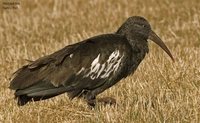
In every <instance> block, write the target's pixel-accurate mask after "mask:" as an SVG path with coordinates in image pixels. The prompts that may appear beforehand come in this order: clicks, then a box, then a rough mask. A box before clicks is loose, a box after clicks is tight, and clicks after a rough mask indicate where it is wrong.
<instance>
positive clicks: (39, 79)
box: [10, 16, 173, 106]
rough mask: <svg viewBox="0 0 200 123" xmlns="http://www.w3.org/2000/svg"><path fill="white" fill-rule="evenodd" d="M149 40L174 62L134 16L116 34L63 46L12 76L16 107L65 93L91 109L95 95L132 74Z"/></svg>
mask: <svg viewBox="0 0 200 123" xmlns="http://www.w3.org/2000/svg"><path fill="white" fill-rule="evenodd" d="M148 38H149V39H151V40H153V41H154V42H155V43H157V44H158V45H159V46H161V48H163V49H164V50H165V51H166V53H167V54H168V55H169V56H170V57H171V58H172V59H173V57H172V55H171V53H170V51H169V50H168V48H167V47H166V46H165V45H164V43H163V42H162V41H161V40H160V38H159V37H158V36H157V35H156V34H155V33H154V32H153V31H152V30H151V27H150V25H149V23H148V22H147V21H146V20H145V19H144V18H142V17H139V16H133V17H130V18H128V19H127V20H126V22H125V23H124V24H123V25H122V26H121V27H120V28H119V29H118V31H117V32H116V33H113V34H103V35H99V36H95V37H92V38H89V39H86V40H84V41H82V42H79V43H76V44H73V45H69V46H66V47H64V48H63V49H61V50H59V51H57V52H55V53H53V54H51V55H48V56H44V57H41V58H39V59H37V60H36V61H33V62H31V63H30V64H28V65H25V66H23V67H22V68H20V69H19V70H17V71H16V72H15V75H14V77H13V79H12V81H11V83H10V88H11V89H12V90H15V96H16V98H17V99H18V105H24V104H26V103H27V102H29V101H33V100H34V101H39V100H43V99H48V98H51V97H54V96H56V95H59V94H62V93H65V92H67V93H68V95H69V97H70V98H71V99H73V98H74V97H83V98H85V99H86V100H87V102H88V104H89V105H91V106H94V105H95V98H96V96H97V95H98V94H100V93H101V92H103V91H104V90H106V89H107V88H109V87H111V86H113V85H114V84H116V83H117V82H118V81H120V80H121V79H122V78H125V77H127V76H128V75H130V74H131V73H134V71H135V70H136V69H137V67H138V65H139V64H140V62H141V61H142V60H143V58H144V57H145V55H146V53H148V51H149V49H148V42H147V39H148ZM106 99H107V100H108V98H106ZM108 102H109V101H108Z"/></svg>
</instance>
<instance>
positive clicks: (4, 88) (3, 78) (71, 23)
mask: <svg viewBox="0 0 200 123" xmlns="http://www.w3.org/2000/svg"><path fill="white" fill-rule="evenodd" d="M2 1H7V0H2ZM2 1H1V4H0V6H1V8H0V10H1V11H0V123H90V122H91V123H124V122H125V123H133V122H138V123H155V122H160V123H164V122H166V123H174V122H175V123H198V122H200V2H199V0H191V1H190V0H87V1H86V0H55V1H53V0H31V1H30V2H28V0H15V1H18V2H19V3H20V5H18V6H19V8H18V9H5V8H3V6H4V5H3V2H2ZM9 1H13V0H9ZM133 15H140V16H144V17H145V18H147V19H148V20H149V22H150V24H151V26H152V28H153V30H154V31H155V32H156V33H157V34H158V35H159V36H160V37H161V38H162V39H163V41H164V42H165V43H166V44H167V46H168V47H169V49H170V50H171V51H172V54H173V55H174V57H175V60H176V62H175V63H173V62H172V61H171V60H170V58H169V57H168V56H167V55H166V53H164V52H163V51H162V50H161V49H160V48H159V47H158V46H157V45H155V44H154V43H152V42H151V41H149V47H150V52H149V53H148V55H147V56H146V57H145V59H144V60H143V62H142V63H141V64H140V66H139V68H138V69H137V70H136V72H135V74H133V75H132V76H129V77H127V78H126V79H123V80H121V81H120V82H119V83H118V84H117V85H115V86H113V87H112V88H110V89H108V90H106V91H105V92H104V93H102V94H100V95H99V97H103V96H112V97H114V98H116V100H117V105H116V106H104V105H101V104H98V105H97V107H96V108H95V109H93V110H90V109H89V108H88V107H87V104H86V103H85V102H84V100H80V99H74V100H72V101H70V100H69V98H68V97H67V95H66V94H63V95H60V96H57V97H55V98H52V99H49V100H45V101H40V102H33V103H29V104H27V105H25V106H23V107H18V106H17V103H16V100H14V95H13V93H14V92H13V91H11V90H10V89H9V88H8V87H9V82H10V78H11V76H12V73H13V72H14V71H15V70H17V69H18V68H19V67H21V66H22V65H25V64H26V63H27V61H26V60H25V59H30V60H35V59H37V58H39V57H41V56H44V55H47V54H50V53H53V52H54V51H56V50H59V49H60V48H62V47H64V46H66V45H69V44H72V43H76V42H78V41H81V40H83V39H86V38H88V37H91V36H95V35H98V34H103V33H111V32H115V31H116V30H117V29H118V27H119V26H120V25H121V24H122V23H123V22H124V21H125V20H126V18H128V17H129V16H133Z"/></svg>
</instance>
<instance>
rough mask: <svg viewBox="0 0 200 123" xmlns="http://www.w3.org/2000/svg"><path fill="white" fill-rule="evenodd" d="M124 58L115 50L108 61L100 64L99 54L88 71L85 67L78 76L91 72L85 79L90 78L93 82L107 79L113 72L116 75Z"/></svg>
mask: <svg viewBox="0 0 200 123" xmlns="http://www.w3.org/2000/svg"><path fill="white" fill-rule="evenodd" d="M123 56H124V55H122V56H120V53H119V50H115V51H114V52H112V54H111V55H110V56H109V58H108V60H107V61H106V62H105V63H103V64H100V63H99V58H100V54H99V55H98V56H97V57H96V58H95V59H94V60H93V62H92V64H91V66H90V68H89V69H88V70H86V69H85V68H84V67H83V68H81V69H80V70H79V71H78V72H77V74H76V75H78V74H80V73H81V72H83V71H85V70H86V71H89V72H87V73H86V74H85V76H84V77H90V78H91V79H92V80H94V79H97V78H102V79H103V78H107V77H109V75H110V74H111V73H112V72H113V73H115V72H116V71H117V70H118V68H119V66H120V64H121V60H122V58H123ZM86 71H85V72H86Z"/></svg>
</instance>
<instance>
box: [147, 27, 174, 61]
mask: <svg viewBox="0 0 200 123" xmlns="http://www.w3.org/2000/svg"><path fill="white" fill-rule="evenodd" d="M148 39H150V40H152V41H153V42H155V43H156V44H157V45H159V46H160V47H161V48H162V49H163V50H164V51H165V52H166V53H167V54H168V55H169V56H170V58H171V59H172V61H173V62H174V61H175V60H174V58H173V56H172V54H171V52H170V51H169V49H168V48H167V46H166V45H165V44H164V42H163V41H162V40H161V39H160V38H159V37H158V36H157V35H156V33H155V32H153V31H152V30H151V31H150V33H149V37H148Z"/></svg>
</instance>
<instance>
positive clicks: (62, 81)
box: [10, 34, 128, 96]
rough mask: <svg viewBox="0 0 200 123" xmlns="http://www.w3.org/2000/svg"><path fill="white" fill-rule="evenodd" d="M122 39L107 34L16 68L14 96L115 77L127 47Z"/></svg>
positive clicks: (91, 86) (82, 85) (94, 85)
mask: <svg viewBox="0 0 200 123" xmlns="http://www.w3.org/2000/svg"><path fill="white" fill-rule="evenodd" d="M123 40H125V39H124V38H123V37H121V36H119V35H115V34H107V35H101V36H97V37H93V38H90V39H87V40H85V41H83V42H81V43H78V44H74V45H70V46H67V47H65V48H63V49H61V50H59V51H57V52H55V53H53V54H51V55H49V56H45V57H42V58H40V59H38V60H36V61H34V62H32V63H31V64H29V65H26V66H24V67H22V68H20V69H19V70H18V71H17V72H16V73H15V74H16V75H15V77H14V78H13V79H12V81H11V84H10V88H11V89H14V90H18V92H16V93H17V94H18V95H22V94H27V95H30V96H39V95H40V94H41V93H43V92H46V93H51V94H52V93H54V92H55V91H56V92H57V93H63V92H64V91H71V90H81V89H94V88H97V87H99V86H101V85H102V84H104V83H105V82H106V81H110V80H111V79H112V78H113V77H115V78H116V76H117V73H119V70H120V69H121V68H122V67H123V66H122V63H123V62H124V60H125V59H126V57H127V55H126V52H125V51H126V49H128V48H127V45H125V44H126V43H124V42H123ZM122 42H123V43H122ZM55 88H58V89H59V91H57V90H55ZM43 90H45V91H43ZM40 92H41V93H40ZM43 94H44V93H43Z"/></svg>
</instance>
